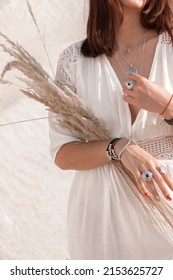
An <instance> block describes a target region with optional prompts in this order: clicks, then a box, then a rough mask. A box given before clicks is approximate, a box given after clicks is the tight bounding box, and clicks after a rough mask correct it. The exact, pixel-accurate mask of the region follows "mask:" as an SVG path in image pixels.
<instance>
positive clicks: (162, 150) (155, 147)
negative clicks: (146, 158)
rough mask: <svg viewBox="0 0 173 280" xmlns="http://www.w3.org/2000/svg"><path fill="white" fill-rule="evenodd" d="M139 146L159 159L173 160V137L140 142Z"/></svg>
mask: <svg viewBox="0 0 173 280" xmlns="http://www.w3.org/2000/svg"><path fill="white" fill-rule="evenodd" d="M137 144H138V145H139V146H140V147H141V148H142V149H144V150H145V151H147V152H148V153H150V154H151V155H152V156H154V157H155V158H157V159H168V160H169V159H173V136H168V137H164V138H156V139H152V140H151V139H150V140H146V141H138V142H137Z"/></svg>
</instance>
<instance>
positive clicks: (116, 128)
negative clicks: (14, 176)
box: [50, 33, 173, 260]
mask: <svg viewBox="0 0 173 280" xmlns="http://www.w3.org/2000/svg"><path fill="white" fill-rule="evenodd" d="M81 44H82V43H81V42H78V43H76V44H73V45H71V46H70V47H68V48H67V49H65V50H64V51H63V52H62V53H61V55H60V58H59V61H58V67H57V77H56V81H57V85H58V86H59V87H61V88H62V89H63V90H65V86H68V87H70V88H71V89H72V90H73V91H74V92H76V94H77V95H78V96H79V97H80V98H81V99H82V100H83V101H84V103H85V105H86V106H88V108H90V109H91V110H92V112H93V113H94V115H95V116H96V117H97V118H98V120H99V121H100V122H102V123H103V124H104V125H105V127H106V128H108V130H109V133H110V136H111V137H112V138H114V137H126V138H128V139H130V138H132V139H133V140H134V141H135V142H137V143H138V144H139V145H140V146H141V147H142V148H144V149H145V150H147V151H148V152H150V153H151V154H152V155H154V156H155V157H156V158H157V159H158V160H159V161H161V162H164V163H165V164H166V166H167V172H168V174H169V176H170V177H171V179H172V180H173V126H171V125H168V124H166V123H165V122H164V121H163V119H162V118H161V116H159V115H158V114H155V113H151V112H147V111H145V110H143V109H142V110H140V111H139V113H138V115H137V118H136V120H135V122H134V123H133V124H132V121H131V114H130V110H129V106H128V104H127V103H125V102H124V101H123V99H122V87H121V84H120V81H119V80H118V78H117V76H116V74H115V72H114V70H113V68H112V67H111V65H110V63H109V60H108V59H107V57H106V56H105V55H101V56H99V57H97V58H86V57H84V56H83V55H82V54H81V52H80V48H81ZM149 79H150V80H151V81H154V82H156V83H158V84H160V85H162V86H163V87H164V88H166V89H167V90H168V91H169V92H170V93H172V92H173V48H172V45H171V44H170V38H169V36H168V34H167V33H163V34H162V35H160V36H159V41H158V43H157V46H156V50H155V55H154V59H153V63H152V67H151V72H150V76H149ZM50 139H51V153H52V155H53V157H55V155H56V153H57V152H58V150H59V149H60V147H61V146H62V145H63V144H65V143H67V142H70V141H74V140H75V141H76V140H78V139H77V138H75V137H73V134H72V132H71V131H68V130H66V129H62V128H60V127H59V126H58V125H57V124H56V121H55V119H50ZM69 156H70V155H69ZM64 172H65V171H64ZM172 195H173V194H172ZM167 203H168V204H170V205H171V204H172V202H169V201H167ZM169 234H170V235H171V234H173V233H172V232H170V233H169ZM172 237H173V236H172ZM68 241H69V252H70V257H71V259H74V260H75V259H81V260H86V259H88V260H89V259H90V260H91V259H93V260H94V259H114V260H115V259H119V260H123V259H128V260H130V259H172V258H173V245H172V243H171V242H170V240H169V238H167V237H166V236H165V234H163V233H161V232H160V231H159V230H158V228H157V226H156V225H155V224H154V223H153V222H152V221H151V219H150V218H149V217H148V215H147V214H146V211H145V209H144V207H143V205H142V204H141V202H140V201H139V199H138V198H137V197H136V195H135V194H134V192H133V191H132V189H131V188H130V187H129V185H128V183H127V181H126V180H125V179H124V178H123V176H122V175H121V174H120V173H119V172H118V171H117V170H115V168H114V167H113V166H112V165H110V164H107V165H104V166H101V167H98V168H95V169H91V170H86V171H76V174H75V177H74V181H73V184H72V186H71V191H70V196H69V207H68Z"/></svg>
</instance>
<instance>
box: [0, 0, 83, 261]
mask: <svg viewBox="0 0 173 280" xmlns="http://www.w3.org/2000/svg"><path fill="white" fill-rule="evenodd" d="M85 2H86V1H85ZM30 4H31V5H32V8H33V12H34V13H35V16H36V18H37V21H38V23H39V26H40V29H41V32H42V34H44V29H45V40H46V46H47V50H48V53H49V57H50V59H51V61H52V65H53V68H54V70H55V68H56V62H57V58H58V55H59V53H60V51H61V50H62V49H63V48H64V47H66V46H67V45H69V44H71V43H72V42H75V41H77V40H81V39H83V38H84V36H85V35H84V33H85V28H84V26H85V20H86V17H85V13H84V10H85V9H84V0H73V1H71V0H63V1H62V0H30ZM0 30H1V31H2V32H3V33H5V34H7V35H8V36H10V37H11V38H12V39H15V40H17V41H18V42H19V43H21V44H22V45H23V46H24V47H25V48H27V49H28V50H29V51H30V52H31V53H32V54H33V55H34V56H35V57H36V58H37V59H38V60H39V61H40V62H41V63H42V65H44V67H45V68H46V70H47V71H49V72H50V68H49V65H48V63H47V60H46V56H45V53H44V50H43V48H42V45H41V43H40V39H39V37H38V34H37V31H36V28H35V26H34V24H33V22H32V20H31V17H30V15H29V13H28V10H27V6H26V2H25V0H0ZM0 40H1V39H0ZM0 56H1V59H0V69H1V70H2V68H3V65H4V64H5V61H7V60H8V59H9V58H7V57H6V56H5V55H4V54H3V53H2V52H0ZM13 75H14V73H13ZM13 75H10V76H9V78H10V77H12V79H13ZM0 87H1V88H0V259H66V258H68V249H67V230H66V210H67V199H68V193H69V188H70V184H71V181H72V178H73V175H74V173H73V172H70V171H68V172H63V171H61V170H58V169H57V168H56V167H55V166H54V164H53V161H52V159H51V157H50V154H49V137H48V124H47V120H40V121H31V122H23V123H19V124H11V125H10V124H9V125H5V124H8V123H11V122H16V121H22V120H27V119H34V118H38V117H44V116H45V117H46V116H47V112H46V111H45V109H44V107H43V106H41V105H40V104H38V103H36V102H34V101H31V100H29V99H27V98H26V97H24V96H23V95H22V94H21V93H19V91H18V88H15V87H5V86H2V85H1V86H0Z"/></svg>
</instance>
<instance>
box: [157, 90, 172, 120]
mask: <svg viewBox="0 0 173 280" xmlns="http://www.w3.org/2000/svg"><path fill="white" fill-rule="evenodd" d="M172 98H173V94H172V95H171V98H170V99H169V101H168V104H167V105H166V107H165V109H164V110H163V112H161V113H160V114H159V115H163V114H164V113H165V112H166V110H167V109H168V106H169V105H170V103H171V101H172Z"/></svg>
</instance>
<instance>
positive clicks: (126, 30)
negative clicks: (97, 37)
mask: <svg viewBox="0 0 173 280" xmlns="http://www.w3.org/2000/svg"><path fill="white" fill-rule="evenodd" d="M144 32H145V28H144V27H143V26H142V24H141V18H140V12H139V11H136V10H135V9H134V10H132V9H124V20H123V23H122V24H121V26H120V27H119V31H118V34H117V41H118V45H119V46H123V47H125V48H130V47H133V45H134V42H136V40H137V39H138V38H139V37H140V36H142V34H144Z"/></svg>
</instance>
